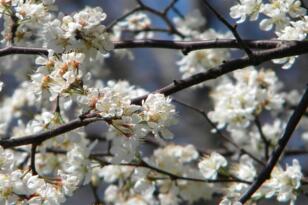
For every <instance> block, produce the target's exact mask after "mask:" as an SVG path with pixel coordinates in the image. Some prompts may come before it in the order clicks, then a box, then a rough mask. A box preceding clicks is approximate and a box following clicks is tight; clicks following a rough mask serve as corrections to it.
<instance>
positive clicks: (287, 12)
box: [230, 0, 308, 69]
mask: <svg viewBox="0 0 308 205" xmlns="http://www.w3.org/2000/svg"><path fill="white" fill-rule="evenodd" d="M301 4H302V3H301V1H300V0H270V1H269V2H268V1H262V0H240V1H239V2H238V3H237V4H236V5H234V6H233V7H231V8H230V15H231V17H232V18H235V19H239V20H238V21H237V23H243V22H244V21H245V20H246V18H247V17H249V20H251V21H255V20H257V19H258V17H259V16H260V15H259V14H263V15H265V16H266V17H265V18H264V19H263V20H261V21H260V28H261V29H262V30H265V31H269V30H271V29H272V28H273V27H275V34H276V35H277V38H278V39H279V40H304V39H305V38H306V36H307V33H308V23H307V22H308V21H307V20H308V16H307V15H306V14H307V11H306V9H305V8H304V7H302V5H301ZM294 61H295V57H290V58H283V59H277V60H274V61H273V62H275V63H279V64H285V65H284V66H282V68H285V69H286V68H290V67H291V66H292V64H293V63H294Z"/></svg>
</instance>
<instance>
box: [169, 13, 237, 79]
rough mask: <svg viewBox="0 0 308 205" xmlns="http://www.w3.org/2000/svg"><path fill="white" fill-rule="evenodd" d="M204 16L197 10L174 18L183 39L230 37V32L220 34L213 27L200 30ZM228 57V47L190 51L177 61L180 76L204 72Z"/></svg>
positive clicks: (203, 22)
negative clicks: (182, 17)
mask: <svg viewBox="0 0 308 205" xmlns="http://www.w3.org/2000/svg"><path fill="white" fill-rule="evenodd" d="M204 19H205V18H204V17H203V16H202V15H201V14H200V12H199V11H197V10H196V11H194V12H193V13H191V14H190V15H188V16H186V17H185V18H184V19H180V18H175V19H174V21H175V24H176V25H177V26H178V28H179V31H181V32H182V33H183V34H184V35H185V36H186V39H185V40H215V39H224V38H232V35H231V34H230V33H226V34H222V33H219V32H216V31H215V30H214V29H207V30H205V31H203V32H200V29H201V28H202V27H203V26H204V24H205V22H206V21H205V20H204ZM229 58H230V51H229V49H204V50H197V51H191V52H189V53H188V54H187V55H184V56H182V58H181V60H179V61H178V62H177V64H178V66H179V70H180V72H181V73H182V78H187V77H190V76H192V75H194V74H197V73H201V72H205V71H207V70H209V69H212V68H215V67H217V66H218V65H220V64H221V63H222V62H223V61H226V60H228V59H229Z"/></svg>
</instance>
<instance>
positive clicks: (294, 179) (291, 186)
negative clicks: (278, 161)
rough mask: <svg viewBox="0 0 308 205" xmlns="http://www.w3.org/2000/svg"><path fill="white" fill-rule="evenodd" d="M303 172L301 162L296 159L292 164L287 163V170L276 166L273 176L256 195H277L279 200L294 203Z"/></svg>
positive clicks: (268, 196)
mask: <svg viewBox="0 0 308 205" xmlns="http://www.w3.org/2000/svg"><path fill="white" fill-rule="evenodd" d="M302 177H303V174H302V172H301V166H300V164H299V162H298V161H297V160H296V159H294V160H293V162H292V165H291V166H290V165H287V167H286V169H285V171H284V170H283V169H282V168H281V167H280V166H278V167H275V168H274V170H273V172H272V174H271V178H270V179H269V180H268V181H266V182H265V183H264V184H263V186H262V187H261V190H260V192H257V193H256V194H255V195H254V196H255V197H258V195H262V194H263V195H265V197H266V198H271V197H272V196H274V195H276V196H277V200H278V201H279V202H288V201H290V202H291V203H290V204H294V202H295V200H296V198H297V191H298V189H299V187H300V185H301V179H302Z"/></svg>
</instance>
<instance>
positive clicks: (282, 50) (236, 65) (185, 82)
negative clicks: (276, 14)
mask: <svg viewBox="0 0 308 205" xmlns="http://www.w3.org/2000/svg"><path fill="white" fill-rule="evenodd" d="M302 43H303V42H293V43H290V44H289V45H288V46H281V47H279V48H274V49H268V50H264V51H260V52H256V53H255V56H254V59H253V60H252V59H250V58H249V57H244V58H240V59H235V60H231V61H228V62H225V63H223V64H222V65H220V66H218V67H217V68H212V69H209V70H208V71H206V72H202V73H198V74H195V75H192V76H191V77H188V78H185V79H182V80H175V81H173V83H171V84H169V85H167V86H165V87H163V88H161V89H158V90H156V91H154V92H156V93H162V94H164V95H166V96H167V95H171V94H173V93H176V92H179V91H181V90H183V89H186V88H188V87H191V86H194V85H197V84H199V83H201V82H205V81H208V80H212V79H216V78H218V77H220V76H222V75H225V74H226V73H230V72H232V71H235V70H238V69H241V68H245V67H247V66H251V65H255V64H261V63H263V62H266V61H268V60H272V59H277V58H283V57H288V56H295V55H300V54H304V53H307V52H308V47H306V46H303V44H302ZM146 97H147V95H144V96H140V97H139V98H135V99H133V100H132V103H133V104H141V102H142V101H143V100H144V99H146Z"/></svg>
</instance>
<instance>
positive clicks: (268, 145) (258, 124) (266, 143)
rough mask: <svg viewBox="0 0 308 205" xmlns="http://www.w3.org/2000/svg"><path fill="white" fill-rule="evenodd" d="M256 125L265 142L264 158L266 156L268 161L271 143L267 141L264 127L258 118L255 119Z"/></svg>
mask: <svg viewBox="0 0 308 205" xmlns="http://www.w3.org/2000/svg"><path fill="white" fill-rule="evenodd" d="M255 124H256V127H257V129H258V132H259V134H260V137H261V139H262V141H263V144H264V156H265V159H266V160H268V158H269V148H270V145H271V144H270V142H269V141H268V140H267V138H266V136H265V134H264V132H263V130H262V125H261V123H260V120H259V118H258V117H257V116H256V118H255Z"/></svg>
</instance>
